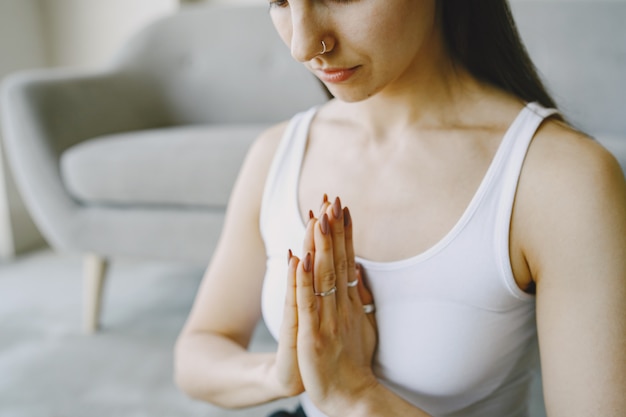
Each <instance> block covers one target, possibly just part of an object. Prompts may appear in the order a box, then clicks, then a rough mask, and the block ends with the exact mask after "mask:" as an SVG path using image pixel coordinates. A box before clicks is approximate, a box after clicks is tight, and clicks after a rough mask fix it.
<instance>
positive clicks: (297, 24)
mask: <svg viewBox="0 0 626 417" xmlns="http://www.w3.org/2000/svg"><path fill="white" fill-rule="evenodd" d="M315 9H316V7H315V6H312V7H310V6H309V7H307V6H304V7H298V8H296V7H292V13H291V14H292V20H291V24H292V32H291V45H290V47H291V56H292V57H293V58H294V59H295V60H296V61H299V62H307V61H310V60H312V59H313V58H315V57H316V56H318V55H321V54H322V52H327V51H328V50H329V49H330V45H329V41H328V40H326V38H325V36H324V34H325V33H326V28H325V26H326V22H325V19H324V16H323V15H322V14H321V13H319V12H316V10H315ZM322 41H324V45H325V47H324V45H322Z"/></svg>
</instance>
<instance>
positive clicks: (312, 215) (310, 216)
mask: <svg viewBox="0 0 626 417" xmlns="http://www.w3.org/2000/svg"><path fill="white" fill-rule="evenodd" d="M313 217H315V214H313V210H309V220H311V219H312V218H313Z"/></svg>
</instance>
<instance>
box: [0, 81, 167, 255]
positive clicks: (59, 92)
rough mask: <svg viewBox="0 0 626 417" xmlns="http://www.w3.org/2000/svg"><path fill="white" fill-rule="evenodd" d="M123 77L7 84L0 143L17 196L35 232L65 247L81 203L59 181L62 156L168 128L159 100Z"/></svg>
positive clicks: (1, 103) (0, 108)
mask: <svg viewBox="0 0 626 417" xmlns="http://www.w3.org/2000/svg"><path fill="white" fill-rule="evenodd" d="M150 87H151V86H150V85H148V84H147V83H146V82H145V81H143V80H142V79H140V78H138V77H136V76H134V75H132V74H130V73H124V72H121V71H118V72H113V71H111V72H101V73H76V72H70V71H68V70H38V71H23V72H18V73H16V74H13V75H10V76H9V77H7V78H6V79H5V80H4V81H3V83H2V90H1V96H0V99H1V101H0V111H1V116H2V119H1V127H2V139H3V141H4V145H5V146H4V147H5V150H6V155H7V159H8V162H9V165H10V166H11V168H12V172H13V175H14V177H15V181H16V183H17V185H18V188H19V190H20V193H21V195H22V197H23V199H24V201H25V203H26V206H27V207H28V210H29V212H30V213H31V215H32V217H33V219H34V220H35V222H36V223H37V226H38V227H39V229H40V230H41V232H42V233H43V234H44V236H45V237H46V239H47V240H48V241H49V242H50V243H51V244H53V245H54V246H57V247H67V246H68V245H67V241H69V239H65V237H64V236H63V235H62V234H63V233H71V231H70V232H67V230H66V228H63V227H60V225H61V224H70V223H75V222H73V218H72V217H73V216H75V214H76V211H77V210H76V209H77V208H78V207H79V205H78V203H77V202H76V201H74V200H73V199H72V197H71V196H70V195H69V194H68V192H67V190H66V187H65V186H64V184H63V182H62V179H61V175H60V167H59V161H60V154H61V153H62V152H63V151H64V150H65V149H67V148H69V147H71V146H73V145H75V144H77V143H79V142H81V141H84V140H86V139H89V138H92V137H94V136H99V135H103V134H109V133H115V132H122V131H130V130H138V129H146V128H153V127H159V126H163V125H166V124H167V120H166V117H165V112H164V110H163V109H162V105H161V104H160V102H159V99H158V96H157V93H155V92H154V91H156V90H154V89H152V88H150Z"/></svg>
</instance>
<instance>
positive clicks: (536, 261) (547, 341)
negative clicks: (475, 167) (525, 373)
mask: <svg viewBox="0 0 626 417" xmlns="http://www.w3.org/2000/svg"><path fill="white" fill-rule="evenodd" d="M516 212H517V215H515V216H514V220H515V222H514V228H515V230H517V231H520V232H519V233H520V237H521V239H522V242H523V243H522V246H523V252H524V255H525V257H526V260H527V263H528V265H529V268H530V272H531V274H532V276H533V278H534V280H535V281H536V284H537V323H538V331H539V345H540V352H541V366H542V374H543V386H544V397H545V401H546V408H547V413H548V416H550V417H560V416H563V417H576V416H581V417H583V416H603V417H617V416H624V415H626V395H625V393H626V185H625V184H624V177H623V175H622V172H621V169H620V167H619V165H618V164H617V162H616V161H615V159H614V158H613V157H612V156H611V155H609V154H608V152H606V151H605V150H604V149H602V148H601V147H600V146H599V145H598V144H596V143H595V142H593V141H591V140H589V139H588V138H585V137H582V136H580V135H577V134H574V133H572V132H568V131H565V130H564V129H563V128H561V127H557V126H556V125H554V124H552V126H547V127H546V128H545V129H543V132H542V133H541V134H540V135H538V136H537V138H536V139H535V142H534V143H533V146H531V148H530V151H529V155H528V158H527V162H526V167H525V171H524V173H523V175H522V178H521V182H520V188H519V191H518V201H517V202H516ZM516 222H517V224H516Z"/></svg>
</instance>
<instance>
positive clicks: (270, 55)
mask: <svg viewBox="0 0 626 417" xmlns="http://www.w3.org/2000/svg"><path fill="white" fill-rule="evenodd" d="M326 99H327V96H326V92H325V91H324V89H323V88H322V86H321V84H319V83H318V81H317V80H316V79H315V78H314V77H313V76H312V75H311V74H310V73H309V72H308V71H307V70H305V69H304V68H303V67H302V66H301V65H300V64H298V63H296V62H295V61H294V60H293V59H292V58H291V56H290V54H289V50H288V48H287V47H286V46H285V45H284V43H283V42H282V41H281V40H280V38H279V37H278V35H277V34H276V33H275V30H274V28H273V26H272V24H271V21H270V18H269V16H268V13H267V9H266V7H239V8H237V7H235V8H230V7H218V6H188V7H185V8H183V10H182V11H181V12H180V13H177V14H175V15H173V16H170V17H167V18H165V19H163V20H161V21H158V22H156V23H155V24H152V25H150V26H149V27H147V28H145V29H144V30H142V31H141V32H140V33H138V34H137V35H136V36H135V37H134V38H133V39H131V40H130V41H129V42H128V44H126V45H125V46H124V48H123V50H122V51H120V52H119V54H118V55H117V56H116V57H115V58H114V59H113V62H111V64H110V65H109V66H108V67H107V68H103V69H102V70H101V71H98V72H82V71H71V70H66V69H54V70H52V69H50V70H39V71H26V72H20V73H17V74H14V75H12V76H10V77H8V78H7V79H5V81H4V83H3V86H2V105H1V108H2V126H3V128H4V132H3V136H4V139H5V147H6V152H7V157H8V159H9V162H10V166H11V168H12V170H13V173H14V175H15V179H16V182H17V185H18V188H19V190H20V192H21V194H22V197H23V198H24V201H25V203H26V205H27V207H28V209H29V212H30V213H31V215H32V217H33V219H34V220H35V222H36V224H37V225H38V227H39V228H40V230H41V232H42V233H43V235H44V236H45V238H46V239H47V241H48V242H49V243H50V244H51V245H52V246H53V247H54V248H55V249H58V250H60V251H72V252H79V253H84V254H85V255H86V257H85V309H86V311H85V320H84V327H85V329H86V330H87V331H93V330H95V329H96V327H97V325H98V315H99V309H100V298H101V294H102V285H103V279H104V277H105V273H106V269H107V268H106V266H107V260H109V259H111V258H115V257H119V256H132V257H143V258H147V259H164V260H180V261H189V262H196V263H199V264H206V263H208V261H209V259H210V257H211V253H212V251H213V248H214V245H215V243H216V241H217V238H218V235H219V233H220V229H221V225H222V220H223V216H224V211H225V206H226V203H227V200H228V197H229V194H230V189H231V187H232V185H233V183H234V181H235V178H236V175H237V172H238V169H239V166H240V164H241V163H242V160H243V158H244V156H245V153H246V151H247V148H248V146H249V145H250V143H251V142H252V141H253V140H254V138H255V137H256V136H257V135H258V134H259V133H260V132H261V131H262V130H263V129H265V128H266V127H268V126H269V125H271V124H274V123H276V122H279V121H282V120H284V119H287V118H289V117H290V116H291V115H292V114H294V113H295V112H297V111H300V110H304V109H306V108H309V107H310V106H313V105H316V104H319V103H322V102H324V101H325V100H326Z"/></svg>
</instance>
